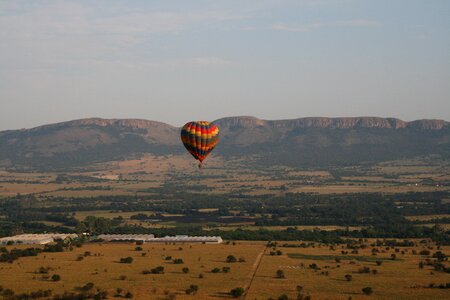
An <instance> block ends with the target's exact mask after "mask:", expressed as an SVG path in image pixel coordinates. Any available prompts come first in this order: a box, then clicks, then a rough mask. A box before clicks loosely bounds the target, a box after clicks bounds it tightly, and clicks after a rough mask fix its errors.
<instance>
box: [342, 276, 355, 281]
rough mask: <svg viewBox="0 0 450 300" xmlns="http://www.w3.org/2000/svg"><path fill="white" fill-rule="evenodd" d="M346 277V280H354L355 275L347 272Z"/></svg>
mask: <svg viewBox="0 0 450 300" xmlns="http://www.w3.org/2000/svg"><path fill="white" fill-rule="evenodd" d="M344 277H345V280H347V281H352V279H353V276H352V275H350V274H346V275H345V276H344Z"/></svg>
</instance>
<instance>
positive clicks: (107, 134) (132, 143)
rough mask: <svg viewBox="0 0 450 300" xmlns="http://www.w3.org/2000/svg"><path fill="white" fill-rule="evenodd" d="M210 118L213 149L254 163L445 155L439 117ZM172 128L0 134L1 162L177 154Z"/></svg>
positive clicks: (67, 162)
mask: <svg viewBox="0 0 450 300" xmlns="http://www.w3.org/2000/svg"><path fill="white" fill-rule="evenodd" d="M214 122H215V123H216V124H217V125H218V126H219V128H220V142H219V145H218V147H217V149H216V150H215V153H216V154H218V155H222V156H226V157H238V158H239V157H246V156H256V157H259V158H260V159H261V163H282V164H287V165H293V166H323V165H335V164H351V163H359V162H362V161H383V160H392V159H398V158H405V157H413V156H417V155H429V154H438V155H441V156H443V157H449V158H450V125H449V123H448V122H446V121H443V120H417V121H412V122H405V121H402V120H399V119H394V118H377V117H358V118H320V117H318V118H300V119H292V120H278V121H268V120H261V119H258V118H255V117H229V118H222V119H219V120H216V121H214ZM179 131H180V128H177V127H174V126H171V125H168V124H165V123H161V122H155V121H149V120H138V119H100V118H90V119H82V120H74V121H69V122H62V123H57V124H51V125H44V126H40V127H36V128H32V129H22V130H9V131H3V132H0V166H2V165H3V166H8V167H25V168H50V169H52V168H65V167H72V166H78V165H83V164H90V163H93V162H98V161H108V160H116V159H126V158H129V157H132V156H135V155H140V154H142V153H153V154H158V155H166V154H181V153H185V151H184V148H183V146H182V144H181V143H180V137H179Z"/></svg>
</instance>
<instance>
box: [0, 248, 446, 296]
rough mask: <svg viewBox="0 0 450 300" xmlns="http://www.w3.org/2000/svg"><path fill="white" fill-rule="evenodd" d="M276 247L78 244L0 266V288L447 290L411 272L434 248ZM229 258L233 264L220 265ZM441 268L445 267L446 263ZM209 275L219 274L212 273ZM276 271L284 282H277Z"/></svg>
mask: <svg viewBox="0 0 450 300" xmlns="http://www.w3.org/2000/svg"><path fill="white" fill-rule="evenodd" d="M283 243H284V242H282V243H279V244H278V246H277V247H276V248H275V249H274V248H273V247H271V248H267V247H266V244H265V243H263V242H238V243H237V244H235V245H233V243H229V244H219V245H188V244H185V245H182V244H178V245H160V244H158V245H156V244H155V245H151V244H145V245H142V246H140V247H142V250H140V249H138V250H140V251H137V250H136V247H137V246H136V245H135V244H131V243H129V244H115V243H111V244H97V243H94V244H85V245H83V246H82V247H81V248H74V249H73V251H66V252H59V253H40V254H39V255H38V256H36V257H23V258H20V259H18V260H16V261H14V262H13V263H0V285H1V286H2V287H3V288H9V289H11V290H13V291H14V292H15V293H16V294H17V293H21V292H31V291H36V290H39V289H44V290H46V289H50V290H52V293H53V294H54V295H55V294H62V293H63V292H64V291H75V290H76V289H77V287H78V288H79V287H82V286H84V285H85V284H87V283H89V282H92V283H93V284H94V286H95V287H96V288H97V287H98V288H100V289H101V290H105V291H107V292H108V299H113V298H114V295H115V294H118V293H117V289H121V290H120V295H122V296H125V294H126V293H128V292H129V293H131V294H132V295H133V298H134V299H175V298H176V299H220V298H229V297H231V296H230V295H229V291H230V290H231V289H233V288H236V287H242V288H244V289H245V290H246V294H245V295H244V296H243V297H242V298H244V299H252V300H253V299H269V298H274V299H278V297H279V296H280V295H282V294H286V295H287V296H288V297H289V299H297V295H298V293H299V292H298V288H297V286H300V287H301V288H299V289H300V290H301V292H300V293H301V294H302V295H303V296H308V295H309V296H311V299H370V298H374V299H445V298H446V297H447V296H448V293H449V290H448V289H439V288H430V287H429V285H430V283H434V284H435V285H439V284H445V283H447V282H450V274H449V273H445V272H442V271H435V270H433V267H432V266H427V265H425V266H424V267H423V268H419V262H421V261H425V260H426V258H427V257H426V256H423V255H419V253H420V251H421V250H424V249H427V250H429V251H430V252H431V254H432V253H434V252H435V251H437V248H436V246H435V245H431V244H428V245H425V244H423V243H422V244H421V243H419V241H417V243H416V246H411V247H397V248H395V247H386V246H375V247H372V246H370V243H371V241H368V242H366V244H367V248H365V249H358V253H356V252H355V251H353V252H354V253H353V254H352V253H351V251H352V250H351V249H348V248H347V247H346V245H335V246H333V247H330V246H328V245H323V244H319V243H315V244H310V245H308V246H307V247H283V246H282V244H283ZM289 244H290V246H292V245H298V244H299V242H292V243H289ZM13 247H14V246H8V249H11V248H13ZM16 247H20V248H25V246H16ZM373 248H376V249H377V250H378V251H379V252H378V253H377V254H376V255H373V254H372V251H373V250H372V249H373ZM396 249H397V250H396ZM413 250H415V251H416V254H413ZM276 251H280V252H279V253H278V254H277V253H276ZM440 251H442V252H444V253H448V252H450V247H449V246H447V247H442V248H441V249H440ZM271 254H272V255H271ZM392 254H395V255H396V259H395V260H392V259H391V256H392ZM229 255H233V256H234V257H235V258H236V259H237V260H238V261H237V262H233V263H229V262H227V261H226V259H227V257H228V256H229ZM80 257H82V258H80ZM125 257H132V258H133V261H132V263H120V259H121V258H125ZM168 257H169V258H168ZM240 258H241V260H243V261H242V262H239V259H240ZM175 259H182V263H174V260H175ZM377 261H380V262H381V264H380V265H378V264H377ZM444 264H445V265H446V266H447V267H449V264H448V262H447V261H444ZM158 266H162V267H164V274H143V271H145V270H151V269H153V268H156V267H158ZM224 267H225V268H226V267H229V268H230V269H229V272H224V271H223V270H224V269H223V268H224ZM183 268H188V269H189V270H188V272H187V273H184V272H183ZM215 268H217V269H218V270H219V272H217V273H215V272H214V271H213V270H214V269H215ZM367 268H368V269H369V271H368V272H367ZM39 269H41V270H42V269H47V270H48V272H47V273H45V272H40V271H39ZM278 270H281V271H282V273H283V275H284V278H277V271H278ZM373 270H376V271H375V272H376V274H374V271H373ZM185 271H186V270H185ZM216 271H217V270H216ZM54 274H57V275H60V277H61V278H60V280H59V281H53V280H52V276H53V275H54ZM346 275H350V276H351V280H348V279H347V278H348V276H347V278H346ZM201 277H202V278H201ZM252 278H253V279H252ZM190 285H197V286H198V292H197V294H196V295H187V294H186V292H185V290H186V289H188V288H189V287H190ZM364 287H371V288H372V290H373V294H372V295H370V296H369V295H365V294H364V293H363V292H362V289H363V288H364Z"/></svg>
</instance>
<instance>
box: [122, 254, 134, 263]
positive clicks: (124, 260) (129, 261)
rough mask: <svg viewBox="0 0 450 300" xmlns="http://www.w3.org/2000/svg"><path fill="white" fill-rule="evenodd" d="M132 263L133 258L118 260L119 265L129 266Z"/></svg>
mask: <svg viewBox="0 0 450 300" xmlns="http://www.w3.org/2000/svg"><path fill="white" fill-rule="evenodd" d="M132 262H133V258H132V257H130V256H128V257H123V258H121V259H120V263H121V264H131V263H132Z"/></svg>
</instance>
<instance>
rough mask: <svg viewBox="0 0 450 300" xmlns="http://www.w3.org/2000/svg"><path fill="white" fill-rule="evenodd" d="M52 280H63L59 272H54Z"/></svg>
mask: <svg viewBox="0 0 450 300" xmlns="http://www.w3.org/2000/svg"><path fill="white" fill-rule="evenodd" d="M52 280H53V281H60V280H61V276H60V275H58V274H54V275H53V276H52Z"/></svg>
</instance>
